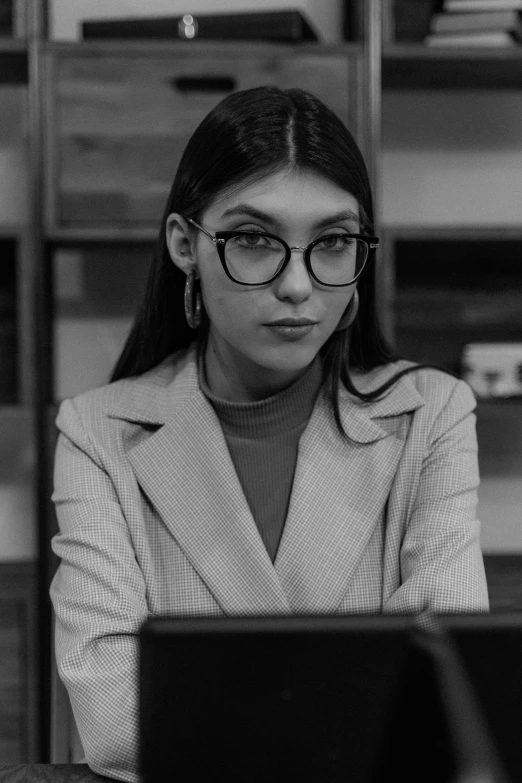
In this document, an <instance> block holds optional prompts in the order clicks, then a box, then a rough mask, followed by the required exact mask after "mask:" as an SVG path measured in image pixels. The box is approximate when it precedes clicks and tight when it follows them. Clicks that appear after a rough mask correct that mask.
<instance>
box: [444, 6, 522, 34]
mask: <svg viewBox="0 0 522 783" xmlns="http://www.w3.org/2000/svg"><path fill="white" fill-rule="evenodd" d="M505 30H514V31H515V32H517V31H520V30H522V12H520V11H484V12H482V13H469V14H449V13H446V14H444V13H439V14H435V15H434V16H433V17H432V19H431V23H430V33H431V34H437V33H471V32H486V31H487V32H490V33H491V32H497V31H505Z"/></svg>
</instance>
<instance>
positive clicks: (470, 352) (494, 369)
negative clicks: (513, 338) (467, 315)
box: [462, 343, 522, 399]
mask: <svg viewBox="0 0 522 783" xmlns="http://www.w3.org/2000/svg"><path fill="white" fill-rule="evenodd" d="M462 375H463V378H464V380H466V381H467V382H468V383H469V385H470V386H471V388H472V389H473V391H474V392H475V394H476V395H477V396H478V397H481V398H486V399H487V398H492V397H518V396H522V343H469V344H468V345H465V346H464V348H463V351H462Z"/></svg>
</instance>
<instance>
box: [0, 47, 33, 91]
mask: <svg viewBox="0 0 522 783" xmlns="http://www.w3.org/2000/svg"><path fill="white" fill-rule="evenodd" d="M6 84H27V44H26V42H25V41H22V40H18V39H16V38H0V86H1V85H6Z"/></svg>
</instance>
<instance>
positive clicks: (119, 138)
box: [47, 42, 361, 229]
mask: <svg viewBox="0 0 522 783" xmlns="http://www.w3.org/2000/svg"><path fill="white" fill-rule="evenodd" d="M47 75H48V83H47V88H48V108H49V126H48V127H49V134H48V143H49V149H48V153H49V154H48V160H49V176H48V177H47V182H48V199H47V202H48V215H47V218H48V225H49V227H50V228H51V229H56V228H71V227H75V226H76V227H85V226H88V225H90V226H96V225H98V226H100V227H107V226H113V227H114V226H120V227H123V228H124V227H127V228H137V227H140V226H146V225H151V224H157V223H158V221H159V219H160V217H161V214H162V212H163V208H164V205H165V201H166V198H167V195H168V192H169V190H170V186H171V184H172V180H173V178H174V175H175V172H176V169H177V166H178V163H179V160H180V158H181V155H182V153H183V150H184V148H185V146H186V143H187V141H188V139H189V137H190V136H191V135H192V133H193V131H194V130H195V128H196V127H197V125H198V124H199V123H200V121H201V120H202V119H203V117H204V116H205V115H206V114H207V113H208V112H209V111H210V110H211V109H212V108H213V107H214V106H215V105H216V104H217V103H218V102H219V101H220V100H221V99H222V98H224V97H225V96H226V95H227V94H228V93H230V92H232V91H234V90H242V89H248V88H251V87H256V86H259V85H265V84H270V85H275V86H278V87H281V88H288V87H301V88H303V89H305V90H309V91H310V92H313V93H316V94H317V95H320V96H321V98H323V99H324V100H325V102H326V103H328V104H329V105H330V106H331V108H332V109H333V110H334V111H335V112H336V113H337V114H339V116H341V118H342V119H343V120H344V121H345V122H346V123H347V124H348V125H349V126H350V127H351V128H352V129H353V130H354V132H355V134H356V135H358V136H360V135H361V134H360V131H359V124H360V108H359V103H360V95H359V93H360V52H359V50H355V49H354V50H353V52H350V50H349V49H347V48H344V49H343V50H341V49H340V48H339V49H338V50H331V51H328V50H323V49H322V48H321V47H316V48H315V49H312V48H311V47H304V48H301V47H298V46H297V47H295V46H294V47H288V46H266V45H259V44H254V45H249V46H245V45H239V46H238V45H234V44H219V45H210V44H189V45H186V44H179V43H175V44H173V45H172V44H170V45H165V44H154V45H150V44H149V45H143V44H135V43H134V44H131V45H125V46H122V45H121V44H116V45H113V44H112V42H111V45H110V46H107V44H106V43H104V44H97V45H92V44H89V45H82V46H81V47H77V46H75V47H71V46H54V47H52V48H51V49H50V50H49V54H48V59H47Z"/></svg>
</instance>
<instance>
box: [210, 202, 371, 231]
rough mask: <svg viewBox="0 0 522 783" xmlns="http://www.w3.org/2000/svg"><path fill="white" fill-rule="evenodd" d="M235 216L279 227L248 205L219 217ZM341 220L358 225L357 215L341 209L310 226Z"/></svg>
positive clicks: (231, 208)
mask: <svg viewBox="0 0 522 783" xmlns="http://www.w3.org/2000/svg"><path fill="white" fill-rule="evenodd" d="M236 215H248V216H249V217H252V218H255V220H260V221H262V222H263V223H268V224H270V225H272V226H280V225H281V224H280V222H279V221H278V220H277V219H276V218H274V217H272V216H271V215H268V214H267V213H266V212H262V211H261V210H260V209H256V208H255V207H252V206H250V204H236V206H234V207H230V209H226V210H225V211H224V212H223V214H222V215H221V218H226V217H235V216H236ZM343 220H350V221H352V222H353V223H359V215H358V214H357V213H356V212H354V211H353V210H351V209H343V210H342V211H341V212H336V213H335V214H333V215H328V216H327V217H324V218H321V220H319V221H317V222H316V223H314V224H313V225H312V228H314V229H319V228H325V227H326V226H330V225H332V223H341V222H342V221H343Z"/></svg>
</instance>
